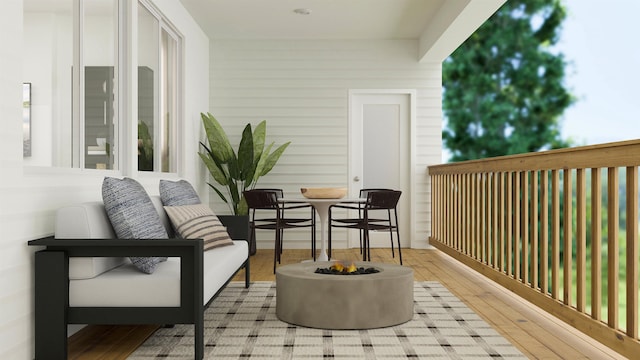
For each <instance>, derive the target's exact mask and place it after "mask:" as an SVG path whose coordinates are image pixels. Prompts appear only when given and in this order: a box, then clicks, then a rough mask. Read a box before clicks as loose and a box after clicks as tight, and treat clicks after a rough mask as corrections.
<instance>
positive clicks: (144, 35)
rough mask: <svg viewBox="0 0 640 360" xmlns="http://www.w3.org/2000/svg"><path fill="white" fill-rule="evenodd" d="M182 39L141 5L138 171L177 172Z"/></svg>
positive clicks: (139, 27) (147, 6)
mask: <svg viewBox="0 0 640 360" xmlns="http://www.w3.org/2000/svg"><path fill="white" fill-rule="evenodd" d="M178 51H179V36H178V35H177V34H176V32H175V31H174V30H173V29H172V28H171V27H170V25H169V24H167V23H166V21H165V19H163V18H162V17H161V16H160V15H159V14H158V13H157V12H156V11H154V10H153V9H152V8H151V7H149V5H148V4H146V2H140V3H139V4H138V64H139V66H138V170H139V171H160V172H176V163H177V161H176V152H177V146H176V139H177V136H176V132H177V126H176V120H177V118H178V106H177V104H178V100H177V96H178V88H179V82H178Z"/></svg>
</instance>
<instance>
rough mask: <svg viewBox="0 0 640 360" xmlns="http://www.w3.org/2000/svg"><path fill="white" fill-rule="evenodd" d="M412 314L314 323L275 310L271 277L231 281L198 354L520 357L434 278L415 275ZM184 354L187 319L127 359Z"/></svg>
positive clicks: (209, 313)
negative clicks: (355, 322)
mask: <svg viewBox="0 0 640 360" xmlns="http://www.w3.org/2000/svg"><path fill="white" fill-rule="evenodd" d="M414 301H415V306H414V311H415V315H414V317H413V319H412V320H411V321H409V322H407V323H404V324H402V325H398V326H393V327H387V328H381V329H371V330H321V329H310V328H305V327H299V326H295V325H290V324H287V323H284V322H282V321H280V320H278V318H277V317H276V312H275V307H276V285H275V282H254V283H252V284H251V287H250V288H249V289H245V288H244V283H240V282H236V283H231V284H229V286H228V287H227V288H226V289H225V290H224V291H223V292H222V293H221V294H220V296H219V297H218V298H217V299H216V300H214V302H213V303H212V304H211V305H210V306H209V308H208V309H207V310H206V313H205V342H206V347H205V359H246V358H251V359H322V358H333V359H406V358H414V359H423V358H424V359H526V357H525V356H524V355H523V354H522V353H521V352H520V351H518V349H516V348H515V347H514V346H513V345H511V343H509V342H508V341H507V340H506V339H505V338H503V337H502V336H501V335H500V334H498V333H497V332H496V331H495V330H494V329H493V328H491V327H490V326H489V325H488V324H487V323H486V322H485V321H483V320H482V319H481V318H480V317H479V316H478V315H476V314H475V313H474V312H473V311H472V310H471V309H469V308H468V307H467V306H466V305H465V304H464V303H463V302H462V301H460V300H459V299H458V298H456V297H455V296H454V295H453V294H451V293H450V292H449V291H448V290H447V289H446V288H445V287H444V286H442V285H441V284H440V283H438V282H436V281H427V282H416V283H415V286H414ZM157 358H162V359H192V358H193V325H176V326H175V327H174V328H162V329H159V330H158V331H157V332H156V333H155V334H154V335H153V336H151V337H150V338H149V339H148V340H147V341H146V342H145V343H144V344H143V345H142V346H141V347H140V348H138V349H137V350H136V351H135V352H134V353H133V354H132V355H131V356H130V357H129V359H157Z"/></svg>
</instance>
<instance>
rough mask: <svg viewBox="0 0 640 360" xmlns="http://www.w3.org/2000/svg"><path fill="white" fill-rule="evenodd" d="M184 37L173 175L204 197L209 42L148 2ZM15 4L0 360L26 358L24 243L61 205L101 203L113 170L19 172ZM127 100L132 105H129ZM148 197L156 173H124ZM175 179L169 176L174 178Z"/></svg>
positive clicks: (3, 200) (0, 184) (183, 15)
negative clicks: (202, 143) (201, 146)
mask: <svg viewBox="0 0 640 360" xmlns="http://www.w3.org/2000/svg"><path fill="white" fill-rule="evenodd" d="M155 2H156V5H157V6H158V8H159V9H160V10H161V11H163V12H164V13H165V14H166V15H167V16H168V17H169V19H170V20H171V21H172V22H173V24H174V25H175V26H176V27H177V28H178V30H179V31H180V32H181V33H182V34H183V35H184V37H185V49H184V52H185V72H184V74H183V75H184V88H185V104H184V105H185V106H184V109H183V113H184V121H185V126H184V128H183V129H181V130H182V133H181V140H180V143H181V146H182V147H183V150H184V152H183V158H182V161H181V164H180V168H181V173H180V175H181V177H184V178H186V179H188V180H190V181H191V182H193V183H194V185H195V186H196V188H197V189H198V190H199V191H200V193H201V194H203V195H205V196H206V195H207V192H206V190H205V186H206V185H205V184H204V181H203V179H204V176H203V175H204V167H203V166H202V165H201V164H200V162H199V160H198V157H197V155H196V151H197V146H198V138H199V137H200V136H201V134H200V131H201V130H200V126H201V125H200V122H199V113H200V112H201V111H204V110H206V109H208V107H209V104H208V101H209V90H208V80H207V79H208V77H209V40H208V38H207V37H206V36H205V35H204V33H203V32H202V31H201V29H200V28H199V27H198V26H197V24H195V22H193V20H192V19H191V17H190V16H189V15H188V13H187V12H186V11H185V10H184V9H183V8H182V5H181V4H180V3H179V2H177V1H171V0H163V1H161V0H158V1H155ZM22 28H23V26H22V1H21V0H6V1H2V3H1V4H0V231H1V233H2V235H0V246H2V251H0V309H2V311H0V359H16V360H22V359H24V360H26V359H33V321H34V320H33V301H34V299H33V253H34V251H35V249H33V248H30V247H28V246H27V244H26V243H27V241H28V240H32V239H36V238H39V237H43V236H47V235H49V234H52V233H53V231H54V212H55V210H56V209H57V208H58V207H60V206H63V205H65V204H71V203H75V202H80V201H93V200H100V199H101V184H102V180H103V178H104V176H106V175H109V176H121V175H122V174H121V173H119V172H110V171H98V170H84V171H81V170H79V169H61V168H48V167H29V166H25V163H24V162H23V159H22V126H21V124H22V82H23V79H22V74H23V68H22V66H23V64H22V57H23V54H22V41H23V36H22ZM133 100H134V99H133ZM127 175H128V176H132V177H137V178H138V180H140V182H141V183H142V184H143V185H144V186H145V187H146V188H147V191H148V192H149V193H152V194H157V193H158V181H159V179H160V178H163V177H164V176H161V175H150V174H144V175H140V176H139V175H138V174H137V173H133V174H127ZM174 177H175V176H174Z"/></svg>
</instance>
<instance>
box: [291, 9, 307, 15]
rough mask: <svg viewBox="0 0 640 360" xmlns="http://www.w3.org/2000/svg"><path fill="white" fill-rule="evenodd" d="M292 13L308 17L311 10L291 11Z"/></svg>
mask: <svg viewBox="0 0 640 360" xmlns="http://www.w3.org/2000/svg"><path fill="white" fill-rule="evenodd" d="M293 12H294V13H296V14H298V15H310V14H311V9H295V10H293Z"/></svg>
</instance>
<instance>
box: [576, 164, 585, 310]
mask: <svg viewBox="0 0 640 360" xmlns="http://www.w3.org/2000/svg"><path fill="white" fill-rule="evenodd" d="M586 220H587V178H586V176H585V170H584V169H577V171H576V262H577V264H576V272H577V274H576V282H577V284H576V285H577V289H576V307H577V309H578V311H580V312H582V313H584V312H585V309H586V306H587V284H586V283H587V229H586V227H587V222H586Z"/></svg>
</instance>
